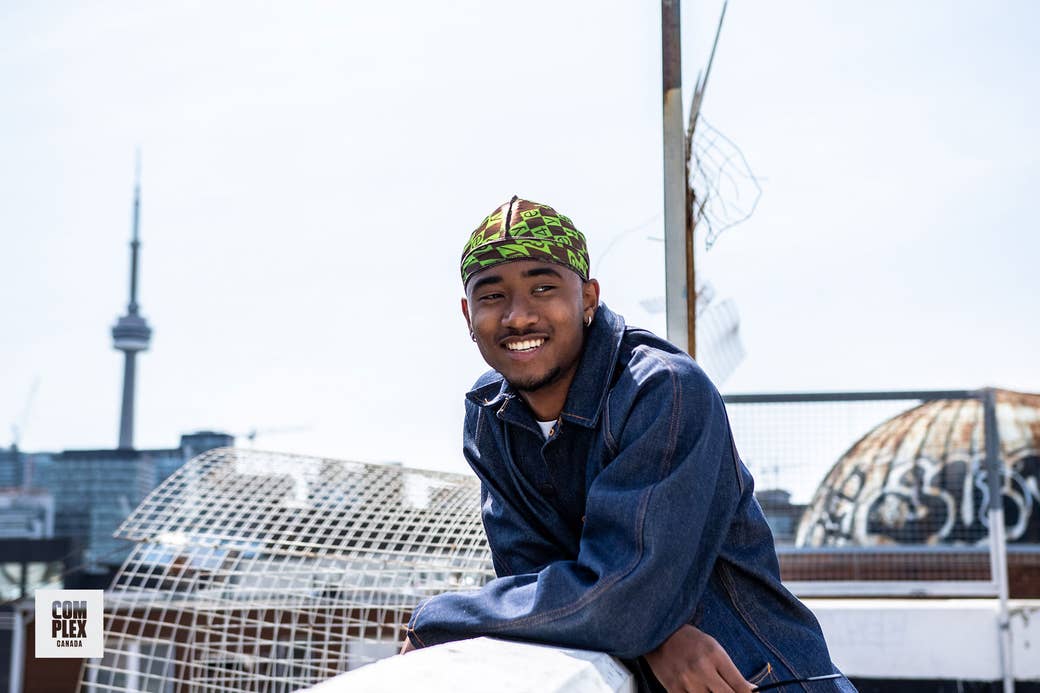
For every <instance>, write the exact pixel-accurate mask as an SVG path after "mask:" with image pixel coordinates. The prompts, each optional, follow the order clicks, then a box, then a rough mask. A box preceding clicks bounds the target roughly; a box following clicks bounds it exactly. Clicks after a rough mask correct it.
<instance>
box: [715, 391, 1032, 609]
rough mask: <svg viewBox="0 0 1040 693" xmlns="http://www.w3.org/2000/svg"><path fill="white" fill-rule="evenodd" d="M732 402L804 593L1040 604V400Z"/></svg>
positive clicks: (952, 394) (852, 396)
mask: <svg viewBox="0 0 1040 693" xmlns="http://www.w3.org/2000/svg"><path fill="white" fill-rule="evenodd" d="M725 399H726V401H727V404H728V409H729V414H730V419H731V423H732V426H733V431H734V436H735V438H736V442H737V447H738V449H739V450H740V452H741V456H742V458H743V460H744V462H745V463H746V464H747V465H748V467H749V468H750V469H751V471H752V473H753V474H754V475H755V479H756V495H757V497H758V500H759V503H760V504H761V505H762V509H763V511H764V512H765V514H766V518H767V519H768V521H769V523H770V525H771V527H772V529H773V533H774V536H775V538H776V543H777V552H778V554H779V556H780V564H781V571H782V573H783V577H784V580H785V582H787V584H788V585H789V586H790V587H791V588H792V589H793V590H794V591H795V592H797V593H799V594H801V595H804V596H810V595H889V596H897V595H919V594H936V595H978V596H983V595H992V596H998V595H999V594H1000V593H1001V591H1002V590H1004V589H1007V588H1006V587H1005V586H1006V585H1007V584H1008V572H1010V581H1011V584H1012V587H1013V588H1014V589H1015V590H1016V591H1017V592H1019V594H1020V596H1040V580H1038V579H1037V578H1036V577H1035V576H1036V574H1037V571H1036V570H1035V568H1036V564H1037V563H1038V560H1037V559H1038V557H1040V491H1038V488H1040V395H1026V394H1021V393H1016V392H1009V391H1003V390H978V391H975V390H971V391H968V390H965V391H925V392H869V393H864V392H845V393H815V394H813V393H808V394H805V393H802V394H769V395H729V396H727V397H726V398H725ZM994 498H995V499H999V500H1000V502H997V503H991V499H994ZM1005 540H1006V542H1009V543H1011V544H1012V546H1013V547H1015V550H1013V551H1011V552H1010V553H1009V552H1008V551H1007V549H1006V544H1005ZM1009 555H1010V558H1011V563H1010V564H1009ZM1009 568H1010V571H1009ZM1034 583H1036V584H1034ZM1033 592H1035V593H1036V594H1032V593H1033ZM1016 596H1019V595H1016Z"/></svg>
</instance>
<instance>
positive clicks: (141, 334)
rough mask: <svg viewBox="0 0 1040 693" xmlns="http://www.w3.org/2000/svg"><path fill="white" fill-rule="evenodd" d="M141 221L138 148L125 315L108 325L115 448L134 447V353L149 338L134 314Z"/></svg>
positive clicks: (144, 346) (142, 348)
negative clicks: (116, 376) (115, 374)
mask: <svg viewBox="0 0 1040 693" xmlns="http://www.w3.org/2000/svg"><path fill="white" fill-rule="evenodd" d="M140 220H141V150H140V148H138V150H137V155H136V161H135V165H134V216H133V238H132V239H131V241H130V302H129V303H128V304H127V307H126V315H124V316H123V317H121V318H119V321H118V322H116V324H115V327H113V328H112V346H113V347H114V348H115V349H117V350H119V351H122V352H123V356H124V362H123V405H122V413H121V415H120V418H119V447H120V449H133V447H134V377H135V375H136V359H137V352H139V351H145V350H147V349H148V346H149V344H150V342H151V339H152V328H150V327H149V326H148V323H147V322H146V321H145V319H144V318H143V317H142V316H141V315H139V314H138V305H137V265H138V253H139V251H140V247H141V241H140V235H139V231H140Z"/></svg>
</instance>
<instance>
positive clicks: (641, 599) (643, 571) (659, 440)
mask: <svg viewBox="0 0 1040 693" xmlns="http://www.w3.org/2000/svg"><path fill="white" fill-rule="evenodd" d="M646 358H647V359H655V360H657V361H658V362H657V363H655V364H653V365H652V367H648V368H647V370H646V373H647V374H646V377H645V381H644V382H643V383H642V384H641V385H640V386H639V389H638V391H637V394H636V396H635V398H634V400H633V402H632V405H631V407H630V408H629V410H628V411H627V416H626V418H625V423H624V425H623V427H622V428H621V431H620V435H619V438H618V440H617V441H616V450H617V454H616V457H615V458H614V459H613V460H612V461H611V462H610V463H609V464H608V465H607V466H606V468H605V469H604V470H603V471H602V472H600V474H599V475H598V476H597V478H596V479H595V481H594V482H593V483H592V485H591V486H590V488H589V492H588V497H587V500H586V513H585V517H586V521H585V525H584V528H583V532H582V536H581V544H580V548H579V551H578V555H577V558H576V559H573V560H554V561H551V562H549V563H548V564H546V565H544V566H543V567H541V568H540V569H538V570H537V571H535V572H524V573H517V574H513V575H509V576H507V577H500V578H498V579H495V580H492V581H490V582H488V583H487V584H486V585H484V586H483V587H482V588H481V589H480V590H477V591H473V592H461V593H459V592H456V593H447V594H441V595H437V596H435V597H432V598H430V599H427V600H425V601H424V602H422V603H420V605H419V606H418V607H417V608H416V610H415V611H414V613H413V615H412V619H411V621H410V622H409V636H410V637H411V638H412V640H413V642H414V643H415V644H416V645H417V646H427V645H432V644H438V643H442V642H447V641H451V640H459V639H462V638H468V637H476V636H478V635H491V636H499V637H507V638H516V639H523V640H532V641H540V642H548V643H554V644H558V645H562V646H569V647H578V648H584V649H593V650H600V651H603V652H607V653H609V654H613V655H616V656H619V657H623V658H633V657H637V656H639V655H642V654H645V653H646V652H649V651H650V650H652V649H654V648H655V647H657V646H658V645H659V644H660V643H661V642H663V641H664V640H665V639H666V638H667V637H668V636H669V635H671V634H672V633H673V632H675V630H677V629H678V628H679V627H680V626H681V625H683V624H684V623H687V622H689V621H690V620H691V618H692V617H693V612H694V610H695V608H696V605H697V603H698V601H699V600H700V596H701V594H702V593H703V591H704V588H705V585H706V584H707V580H708V577H709V575H710V573H711V570H712V567H713V565H714V562H715V559H716V557H717V556H718V552H719V547H720V546H721V544H722V541H723V539H724V538H725V535H726V532H727V529H728V526H729V524H730V521H731V519H732V517H733V514H734V511H735V508H736V505H737V501H738V499H739V490H738V480H737V473H736V462H735V460H734V459H733V453H732V450H733V448H732V443H731V439H730V433H729V425H728V423H727V420H726V416H725V410H724V405H723V403H722V399H721V397H720V396H719V394H718V392H716V390H715V388H714V386H713V385H712V384H711V383H710V381H708V379H707V377H706V376H705V375H704V374H703V372H702V371H701V370H700V369H699V368H698V367H697V366H695V365H694V364H693V363H692V362H690V361H686V360H680V359H668V360H667V361H665V360H663V359H660V358H658V357H656V356H647V357H646Z"/></svg>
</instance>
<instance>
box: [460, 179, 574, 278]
mask: <svg viewBox="0 0 1040 693" xmlns="http://www.w3.org/2000/svg"><path fill="white" fill-rule="evenodd" d="M517 260H538V261H540V262H553V263H556V264H557V265H563V266H564V267H567V268H568V269H571V270H573V271H574V272H576V273H577V274H578V276H579V277H581V278H582V279H583V280H585V281H588V278H589V251H588V248H587V247H586V245H585V236H584V235H583V234H582V233H581V231H579V230H578V229H576V228H574V223H573V222H572V221H571V220H570V219H569V218H567V217H565V216H563V215H562V214H558V213H557V212H556V210H555V209H553V208H552V207H550V206H548V205H543V204H539V203H537V202H531V201H530V200H521V199H520V198H518V197H517V196H516V195H514V196H513V199H511V200H510V201H509V202H506V203H505V204H502V205H499V207H498V208H497V209H495V211H493V212H492V213H491V214H489V215H488V216H487V217H486V218H485V219H484V221H482V222H481V223H480V226H478V227H477V228H476V229H475V230H474V231H473V233H472V234H471V235H470V237H469V242H467V243H466V247H465V248H464V249H463V251H462V285H463V286H465V285H466V284H467V283H468V282H469V280H470V277H472V276H473V275H474V274H476V273H477V272H480V271H481V270H484V269H487V268H488V267H492V266H494V265H498V264H501V263H503V262H515V261H517Z"/></svg>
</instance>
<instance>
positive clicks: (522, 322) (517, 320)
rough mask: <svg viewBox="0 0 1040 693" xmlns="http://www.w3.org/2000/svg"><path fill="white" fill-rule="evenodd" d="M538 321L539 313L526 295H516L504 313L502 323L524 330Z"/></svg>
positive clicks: (505, 325)
mask: <svg viewBox="0 0 1040 693" xmlns="http://www.w3.org/2000/svg"><path fill="white" fill-rule="evenodd" d="M536 322H538V314H537V313H536V312H535V310H534V306H533V305H532V304H531V301H529V300H528V298H527V297H526V296H514V297H513V298H512V299H511V300H510V302H509V305H508V306H506V311H505V313H503V314H502V325H503V326H504V327H509V328H512V329H514V330H522V329H524V328H526V327H530V326H531V325H533V324H535V323H536Z"/></svg>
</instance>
